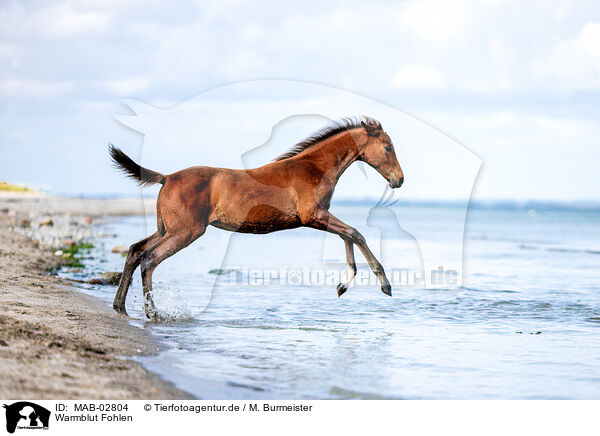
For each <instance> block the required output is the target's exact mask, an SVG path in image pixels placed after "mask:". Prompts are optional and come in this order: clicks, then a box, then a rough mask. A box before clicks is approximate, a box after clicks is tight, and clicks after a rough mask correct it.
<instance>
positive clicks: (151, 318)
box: [146, 311, 167, 323]
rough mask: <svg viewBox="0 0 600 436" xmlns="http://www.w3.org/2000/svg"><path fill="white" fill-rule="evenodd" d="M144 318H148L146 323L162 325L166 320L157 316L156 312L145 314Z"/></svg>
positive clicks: (159, 315)
mask: <svg viewBox="0 0 600 436" xmlns="http://www.w3.org/2000/svg"><path fill="white" fill-rule="evenodd" d="M146 318H148V321H151V322H156V323H164V322H166V321H167V318H165V317H164V316H162V315H161V314H159V313H158V312H157V311H152V312H146Z"/></svg>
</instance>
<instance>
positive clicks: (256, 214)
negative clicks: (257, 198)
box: [210, 205, 302, 234]
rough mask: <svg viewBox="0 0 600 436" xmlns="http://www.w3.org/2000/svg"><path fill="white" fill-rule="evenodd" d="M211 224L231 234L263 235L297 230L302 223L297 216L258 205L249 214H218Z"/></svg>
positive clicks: (240, 212)
mask: <svg viewBox="0 0 600 436" xmlns="http://www.w3.org/2000/svg"><path fill="white" fill-rule="evenodd" d="M210 224H211V225H212V226H214V227H217V228H219V229H223V230H229V231H231V232H238V233H257V234H262V233H271V232H276V231H278V230H287V229H295V228H297V227H300V225H301V224H302V223H301V222H300V218H298V216H297V215H296V214H290V213H289V212H288V211H282V210H280V209H277V208H276V207H273V206H269V205H257V206H254V207H252V208H250V209H249V210H248V211H247V212H244V211H241V210H238V211H236V212H233V213H216V214H215V216H214V217H213V218H212V219H211V222H210Z"/></svg>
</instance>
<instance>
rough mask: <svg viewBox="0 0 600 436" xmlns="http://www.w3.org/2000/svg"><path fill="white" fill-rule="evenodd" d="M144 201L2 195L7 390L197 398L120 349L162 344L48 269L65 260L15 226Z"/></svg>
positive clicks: (0, 326)
mask: <svg viewBox="0 0 600 436" xmlns="http://www.w3.org/2000/svg"><path fill="white" fill-rule="evenodd" d="M144 212H145V209H144V205H143V204H142V202H141V200H119V201H115V200H109V201H106V200H104V201H102V200H83V199H72V198H71V199H68V198H67V199H65V198H56V197H43V198H31V197H25V196H22V197H13V196H11V197H0V291H1V292H0V307H2V310H1V311H0V362H2V363H1V365H0V379H2V383H0V397H2V398H31V399H146V398H148V399H150V398H152V399H190V398H192V397H191V396H190V395H189V394H187V393H185V392H183V391H180V390H178V389H176V388H175V387H174V386H173V385H171V384H170V383H168V382H166V381H164V380H162V379H161V378H160V377H159V376H158V375H156V374H154V373H152V372H150V371H148V370H146V369H144V368H143V367H142V366H141V365H140V364H138V363H136V362H134V361H132V360H129V359H123V358H122V357H121V356H134V355H136V356H138V355H149V354H156V353H157V352H158V351H159V350H160V347H159V345H158V344H157V342H156V341H155V340H154V339H153V338H152V337H151V336H150V335H149V334H148V333H146V332H145V331H144V330H143V329H139V328H137V327H134V326H132V325H131V324H130V323H129V321H128V319H127V318H126V317H123V316H120V315H117V314H116V313H114V312H113V311H112V309H111V308H110V307H108V306H107V305H106V304H105V303H104V302H103V301H101V300H99V299H96V298H94V297H90V296H87V295H84V294H83V293H80V292H77V291H76V290H74V289H73V288H72V287H71V286H70V283H69V282H68V281H66V280H62V279H60V278H58V277H56V276H54V275H51V274H49V273H48V271H49V270H52V269H54V268H56V267H57V266H58V265H60V263H61V260H60V258H58V257H57V256H55V255H54V253H53V252H52V251H51V250H44V249H41V248H39V247H38V246H36V245H35V244H34V243H33V242H32V241H31V240H28V239H27V238H26V237H25V236H23V235H20V234H17V233H15V232H13V231H11V230H10V229H11V227H14V225H34V224H32V223H31V221H32V220H35V219H38V218H37V217H38V216H41V214H43V215H44V216H49V217H50V219H52V218H54V219H55V220H56V219H57V217H58V215H61V214H62V215H65V214H68V215H70V216H85V217H88V219H89V217H99V216H105V215H135V214H140V213H144Z"/></svg>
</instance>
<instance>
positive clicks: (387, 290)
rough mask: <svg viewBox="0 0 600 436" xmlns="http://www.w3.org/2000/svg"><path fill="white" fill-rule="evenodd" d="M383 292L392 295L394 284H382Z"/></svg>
mask: <svg viewBox="0 0 600 436" xmlns="http://www.w3.org/2000/svg"><path fill="white" fill-rule="evenodd" d="M381 292H383V293H384V294H385V295H389V296H390V297H391V296H392V286H391V285H382V286H381Z"/></svg>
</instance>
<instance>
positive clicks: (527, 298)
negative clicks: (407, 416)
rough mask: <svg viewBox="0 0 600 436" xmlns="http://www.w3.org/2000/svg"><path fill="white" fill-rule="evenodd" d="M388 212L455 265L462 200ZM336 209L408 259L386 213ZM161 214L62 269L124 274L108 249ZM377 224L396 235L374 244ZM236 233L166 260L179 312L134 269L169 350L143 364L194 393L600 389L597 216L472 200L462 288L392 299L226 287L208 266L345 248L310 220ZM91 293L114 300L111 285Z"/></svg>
mask: <svg viewBox="0 0 600 436" xmlns="http://www.w3.org/2000/svg"><path fill="white" fill-rule="evenodd" d="M394 212H395V215H396V216H397V217H399V218H398V220H399V221H400V220H401V221H402V228H403V229H411V230H410V231H411V234H417V233H418V234H419V238H418V240H419V243H420V244H421V246H422V247H425V246H426V245H427V244H429V247H436V248H435V250H437V251H436V253H437V254H438V255H439V254H440V253H442V254H443V256H442V257H443V258H447V259H449V262H450V264H453V262H455V261H456V258H457V256H458V258H460V252H458V253H457V252H456V250H455V248H456V247H455V243H456V240H457V236H456V231H457V228H458V229H459V228H460V225H457V224H460V223H461V222H462V220H463V219H464V216H463V215H462V213H461V211H460V209H454V208H449V207H427V208H424V207H421V208H416V207H395V208H394ZM336 213H337V215H338V216H340V217H342V218H343V219H345V220H346V221H348V222H350V223H353V224H354V225H356V226H357V227H358V228H359V229H360V230H361V231H362V232H363V234H364V235H365V237H366V238H367V241H369V243H371V246H372V248H373V250H374V251H375V252H377V253H378V254H381V255H382V256H383V257H384V259H383V262H382V263H383V264H384V266H386V269H388V270H389V268H390V265H392V266H393V265H397V264H403V263H405V262H410V260H411V259H412V257H411V256H412V255H407V253H414V251H413V252H411V250H410V249H406V250H404V249H402V247H409V245H410V244H409V245H402V241H403V240H406V238H404V237H403V234H402V228H401V229H400V230H399V231H398V227H397V223H396V222H393V220H392V221H386V216H385V214H384V216H383V217H380V218H381V222H376V221H377V220H376V219H375V218H377V217H375V218H373V219H374V221H371V222H370V223H369V224H371V225H372V227H370V226H369V225H366V224H365V218H366V217H367V216H368V215H369V208H368V207H361V206H352V207H350V206H340V207H337V209H336ZM387 218H389V216H387ZM152 220H153V218H149V222H148V223H147V221H146V217H128V218H115V219H110V220H107V221H105V222H104V223H103V224H102V225H101V226H100V228H99V231H102V232H104V233H115V234H116V237H114V238H103V239H101V240H100V241H101V243H100V244H98V246H97V247H96V248H95V249H94V250H93V255H94V259H91V260H88V261H86V262H87V263H88V265H89V268H88V269H86V272H85V273H83V274H78V273H73V272H71V273H69V272H64V273H63V274H65V275H69V276H79V278H82V277H81V276H82V275H83V277H90V276H94V275H96V274H98V273H99V272H101V271H112V270H115V271H116V270H120V269H121V268H122V265H123V262H124V258H123V257H121V256H120V255H118V254H112V253H110V248H111V247H112V246H113V245H117V244H119V245H129V244H131V243H132V242H135V241H137V240H139V239H141V238H142V237H143V236H145V235H146V234H147V232H148V231H152V227H153V226H154V224H153V222H152ZM374 222H375V223H374ZM146 225H148V229H147V228H146ZM395 231H396V233H394V232H395ZM379 232H382V233H383V234H385V238H384V239H385V240H386V241H388V240H389V241H390V242H389V244H386V243H381V244H378V241H379V239H378V238H379V234H380V233H379ZM230 236H231V234H230V233H227V232H223V231H220V230H217V229H212V228H211V229H209V230H208V231H207V233H206V235H204V236H203V237H202V238H201V239H200V240H199V241H197V242H196V243H194V244H193V245H192V246H190V247H188V248H187V249H185V250H183V251H182V252H180V253H178V254H177V255H175V256H174V257H173V258H171V259H169V260H167V261H166V262H164V263H163V264H162V265H161V266H160V267H159V268H158V269H157V270H156V272H155V274H154V283H155V301H156V303H157V307H158V308H159V309H160V310H161V311H163V312H164V313H165V314H167V315H169V316H170V317H172V321H171V322H169V323H167V324H151V323H144V322H143V321H142V320H143V313H142V311H141V305H142V300H141V291H140V289H141V284H140V280H139V273H138V272H136V276H135V279H134V282H133V285H132V288H131V290H130V295H129V297H128V306H127V307H128V311H129V313H130V315H132V316H134V317H135V318H137V319H139V321H135V322H136V323H138V324H139V325H140V326H143V327H144V328H146V329H149V330H150V331H151V332H152V334H154V335H156V336H157V337H159V338H160V339H161V340H163V341H164V342H165V344H166V345H167V349H166V350H165V351H164V352H162V353H161V354H160V355H158V356H154V357H144V358H141V359H140V361H141V362H142V363H143V364H144V365H146V366H147V367H149V368H151V369H153V370H156V371H158V372H160V373H161V374H162V375H163V376H164V377H165V378H167V379H169V380H172V381H173V382H174V383H176V384H177V385H178V386H179V387H181V388H182V389H184V390H186V391H188V392H190V393H192V394H194V395H196V396H198V397H199V398H244V399H246V398H311V399H321V398H335V399H337V398H356V399H369V398H382V399H385V398H399V399H402V398H406V399H550V398H552V399H556V398H565V399H567V398H569V399H584V398H586V399H587V398H593V399H599V398H600V346H599V345H600V341H599V340H598V338H599V334H600V292H599V290H600V287H599V285H598V284H599V280H598V279H599V275H600V273H599V269H598V266H599V263H600V212H598V211H575V210H543V211H535V212H534V211H528V210H499V209H489V210H485V209H480V210H471V211H470V212H469V215H468V217H467V226H466V234H465V251H464V256H465V257H464V271H463V273H464V282H463V284H462V286H459V287H441V288H440V289H428V290H426V289H422V288H415V287H413V288H402V287H401V286H400V287H398V286H397V287H395V289H394V296H393V297H392V298H389V297H387V296H385V295H384V294H382V293H381V292H380V290H379V287H378V286H377V285H376V284H372V285H363V286H358V287H355V288H351V289H350V290H349V291H348V292H347V293H346V294H345V295H344V296H343V297H342V298H337V295H336V291H335V284H333V285H331V284H322V283H319V284H314V283H312V282H311V283H304V282H301V283H296V284H290V283H287V284H285V285H280V284H279V282H278V281H277V280H274V281H273V282H271V283H269V284H264V285H256V284H247V283H245V284H239V283H235V284H232V283H231V282H230V281H228V280H230V279H231V277H232V275H231V274H224V275H222V276H218V277H219V279H220V280H222V282H221V283H217V285H216V286H215V279H216V278H217V275H215V274H211V273H209V271H210V270H216V269H219V268H221V269H223V268H225V267H227V268H228V267H240V266H242V267H249V268H250V269H253V268H259V267H260V268H266V269H269V268H270V269H272V270H276V269H278V268H281V267H282V266H284V267H291V268H294V267H298V268H304V267H310V268H313V269H318V268H319V265H322V264H323V259H326V260H328V261H330V260H331V256H337V257H339V259H340V260H343V256H344V252H343V243H342V242H341V240H339V239H335V238H334V239H328V240H326V242H325V243H324V242H323V234H321V233H319V232H317V231H314V230H308V229H300V230H294V231H286V232H278V233H274V234H271V235H263V236H257V235H236V236H235V239H233V240H231V241H230V240H229V238H230ZM404 236H406V235H405V234H404ZM459 239H461V240H462V235H459ZM409 242H410V241H409ZM228 243H229V251H228V256H227V257H226V260H227V261H226V262H224V263H223V262H222V260H223V253H224V252H225V249H226V247H227V245H228ZM323 244H325V245H323ZM379 245H380V246H379ZM323 246H325V249H323ZM409 248H410V247H409ZM384 252H385V253H384ZM332 253H333V254H332ZM429 253H431V250H430V251H429ZM384 254H385V255H384ZM407 256H408V258H407ZM427 256H428V253H425V251H424V252H423V257H424V258H426V257H427ZM359 259H362V258H361V257H360V255H359V254H358V252H357V260H359ZM332 265H333V266H332ZM329 267H331V268H332V269H334V270H339V271H343V269H344V266H343V264H342V263H338V264H335V263H333V264H332V263H330V264H329ZM359 269H360V270H361V271H364V274H365V275H367V276H368V275H369V273H368V268H367V267H366V266H365V265H362V266H360V267H359ZM371 275H372V274H371ZM213 287H214V290H213ZM82 290H83V291H84V292H87V293H91V294H93V295H98V296H100V297H101V298H105V299H106V300H107V301H112V298H113V296H114V291H115V288H114V287H108V286H106V287H98V286H91V285H82Z"/></svg>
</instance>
